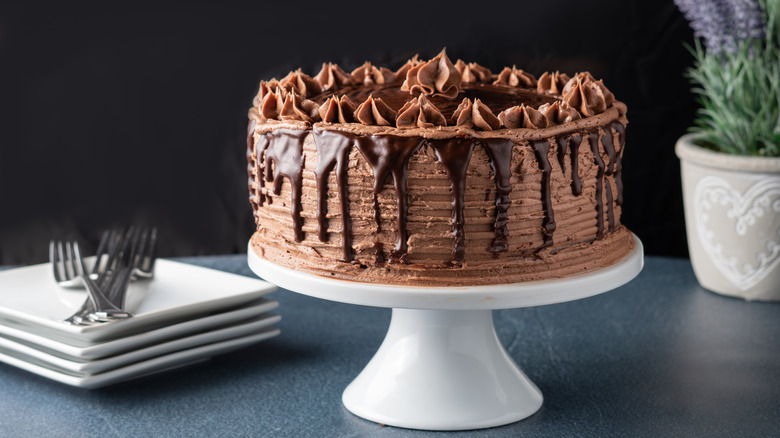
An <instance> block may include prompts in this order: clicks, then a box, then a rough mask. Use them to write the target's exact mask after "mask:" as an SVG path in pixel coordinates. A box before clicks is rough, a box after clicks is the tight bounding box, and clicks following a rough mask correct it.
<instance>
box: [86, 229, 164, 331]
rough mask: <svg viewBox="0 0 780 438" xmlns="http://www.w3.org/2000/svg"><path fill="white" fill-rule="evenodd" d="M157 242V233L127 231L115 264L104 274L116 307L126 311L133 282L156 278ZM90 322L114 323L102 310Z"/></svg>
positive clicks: (110, 297)
mask: <svg viewBox="0 0 780 438" xmlns="http://www.w3.org/2000/svg"><path fill="white" fill-rule="evenodd" d="M156 240H157V231H156V229H153V230H152V231H151V232H150V231H148V230H139V229H137V228H134V227H131V228H129V229H128V231H127V233H126V235H125V237H124V239H123V241H122V246H121V249H120V250H119V252H118V256H117V257H115V258H114V259H113V262H114V263H113V264H110V265H109V266H108V267H107V269H106V271H105V274H104V278H105V279H106V280H105V284H106V290H107V291H108V294H107V296H108V298H109V299H110V300H111V301H112V302H113V303H115V304H116V306H117V307H119V308H122V309H123V308H124V306H125V298H126V297H127V290H128V285H129V282H130V280H131V279H134V278H137V277H139V276H143V278H151V277H152V276H153V272H154V271H153V269H154V261H155V257H154V254H155V246H156ZM89 318H90V319H92V320H94V321H98V322H105V321H107V320H111V319H113V318H112V316H111V315H110V314H109V313H106V312H102V311H100V310H96V311H94V312H91V313H90V314H89Z"/></svg>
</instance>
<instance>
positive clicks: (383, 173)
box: [357, 135, 424, 263]
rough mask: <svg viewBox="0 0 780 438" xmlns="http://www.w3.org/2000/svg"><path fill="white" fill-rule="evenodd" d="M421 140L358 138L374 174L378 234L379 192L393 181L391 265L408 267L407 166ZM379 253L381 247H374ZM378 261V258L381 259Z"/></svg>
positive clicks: (358, 142)
mask: <svg viewBox="0 0 780 438" xmlns="http://www.w3.org/2000/svg"><path fill="white" fill-rule="evenodd" d="M423 142H424V140H423V139H422V138H420V137H388V136H382V135H368V136H360V137H357V148H358V150H359V151H360V153H361V155H363V158H365V160H366V162H368V164H369V165H370V166H371V168H372V170H373V172H374V198H373V201H372V203H373V207H374V219H375V220H376V225H377V233H378V232H379V231H381V213H380V210H379V198H378V194H379V192H381V191H382V187H383V186H384V185H385V182H386V181H387V178H389V177H390V176H392V177H393V186H394V187H395V194H396V202H397V208H398V213H397V214H398V219H397V228H398V237H397V240H396V245H395V249H394V250H393V251H392V252H391V254H390V258H389V260H390V262H391V263H394V262H395V263H408V261H407V254H406V252H407V249H408V244H407V237H408V236H407V230H406V218H407V215H408V199H407V195H408V194H407V189H406V174H407V165H408V164H409V159H410V158H411V157H412V154H414V153H415V152H417V150H418V149H420V147H421V146H422V144H423ZM377 251H378V252H381V247H377ZM380 257H381V256H380Z"/></svg>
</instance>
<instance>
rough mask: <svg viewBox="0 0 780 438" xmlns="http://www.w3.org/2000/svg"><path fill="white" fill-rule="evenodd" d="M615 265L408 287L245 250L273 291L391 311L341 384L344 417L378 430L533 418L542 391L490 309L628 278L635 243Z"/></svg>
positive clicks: (635, 262)
mask: <svg viewBox="0 0 780 438" xmlns="http://www.w3.org/2000/svg"><path fill="white" fill-rule="evenodd" d="M634 239H635V241H636V246H635V248H634V250H633V251H632V252H631V253H630V254H628V255H627V256H626V257H625V258H624V259H623V260H621V261H620V262H618V263H616V264H614V265H612V266H609V267H607V268H603V269H599V270H596V271H592V272H589V273H586V274H581V275H576V276H572V277H567V278H564V279H556V280H549V281H540V282H530V283H522V284H509V285H495V286H473V287H447V288H436V287H407V286H392V285H377V284H368V283H360V282H353V281H344V280H336V279H330V278H325V277H320V276H316V275H311V274H305V273H301V272H296V271H293V270H291V269H287V268H284V267H280V266H278V265H275V264H273V263H271V262H268V261H266V260H263V259H261V258H260V257H258V256H257V255H256V254H255V253H254V251H253V250H252V248H251V247H250V248H249V249H248V251H247V254H248V262H249V267H250V268H251V269H252V270H253V271H254V272H255V273H256V274H257V275H259V276H260V277H262V278H263V279H265V280H266V281H269V282H271V283H273V284H276V285H277V286H279V287H282V288H284V289H288V290H291V291H294V292H298V293H301V294H305V295H309V296H313V297H317V298H322V299H327V300H332V301H339V302H344V303H350V304H358V305H366V306H375V307H389V308H392V309H393V311H392V318H391V320H390V327H389V329H388V332H387V335H386V337H385V340H384V341H383V342H382V344H381V346H380V347H379V350H378V351H377V352H376V354H375V355H374V357H373V358H372V359H371V360H370V361H369V363H368V365H366V367H365V368H364V369H363V371H362V372H361V373H360V374H359V375H358V376H357V378H355V380H354V381H353V382H352V383H350V384H349V386H347V388H346V390H345V391H344V394H343V396H342V401H343V403H344V405H345V406H346V408H347V409H349V410H350V411H351V412H352V413H354V414H356V415H358V416H360V417H363V418H366V419H368V420H371V421H375V422H377V423H381V424H387V425H392V426H398V427H404V428H409V429H425V430H466V429H481V428H487V427H495V426H501V425H504V424H509V423H512V422H515V421H518V420H522V419H523V418H526V417H529V416H531V415H533V414H534V413H535V412H536V411H537V410H538V409H539V408H540V407H541V406H542V399H543V398H542V393H541V391H539V389H538V388H537V387H536V385H534V383H533V382H531V381H530V380H529V379H528V377H526V375H525V374H524V373H523V372H522V371H521V370H520V368H519V367H518V366H517V365H516V364H515V362H514V361H513V360H512V358H511V357H510V356H509V355H508V354H507V352H506V350H504V347H503V346H502V345H501V343H500V342H499V340H498V337H497V336H496V331H495V327H494V325H493V315H492V310H494V309H509V308H518V307H530V306H539V305H544V304H554V303H560V302H565V301H570V300H576V299H580V298H585V297H589V296H592V295H596V294H599V293H603V292H607V291H609V290H612V289H614V288H616V287H618V286H621V285H623V284H625V283H627V282H628V281H630V280H631V279H633V278H634V277H635V276H636V275H637V274H638V273H639V272H640V271H641V270H642V266H643V263H644V259H643V251H642V243H641V242H640V241H639V239H638V238H636V236H634Z"/></svg>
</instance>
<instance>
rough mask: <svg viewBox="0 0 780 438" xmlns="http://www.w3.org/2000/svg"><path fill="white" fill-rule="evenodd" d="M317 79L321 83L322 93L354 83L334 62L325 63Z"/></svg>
mask: <svg viewBox="0 0 780 438" xmlns="http://www.w3.org/2000/svg"><path fill="white" fill-rule="evenodd" d="M315 79H316V80H317V82H319V83H320V86H321V87H322V91H328V90H334V89H336V88H340V87H343V86H344V85H349V84H351V83H352V76H351V75H350V74H349V73H347V72H345V71H344V70H342V69H341V67H339V66H338V65H336V64H334V63H332V62H327V63H323V64H322V69H321V70H320V72H319V73H318V74H317V76H316V77H315Z"/></svg>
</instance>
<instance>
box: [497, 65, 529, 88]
mask: <svg viewBox="0 0 780 438" xmlns="http://www.w3.org/2000/svg"><path fill="white" fill-rule="evenodd" d="M493 84H494V85H509V86H512V87H535V86H536V78H535V77H534V75H532V74H531V73H528V72H527V71H523V70H521V69H519V68H517V67H515V66H512V68H509V67H504V69H503V70H501V73H499V74H498V78H496V80H495V81H493Z"/></svg>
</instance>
